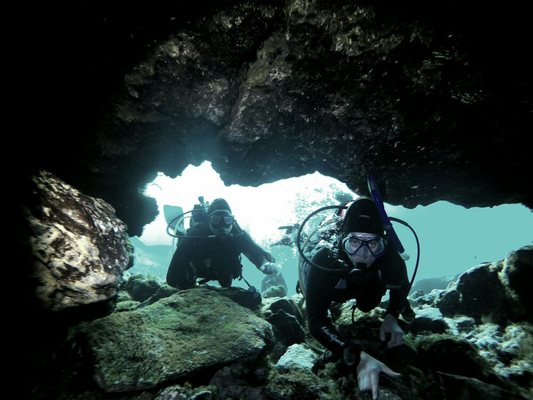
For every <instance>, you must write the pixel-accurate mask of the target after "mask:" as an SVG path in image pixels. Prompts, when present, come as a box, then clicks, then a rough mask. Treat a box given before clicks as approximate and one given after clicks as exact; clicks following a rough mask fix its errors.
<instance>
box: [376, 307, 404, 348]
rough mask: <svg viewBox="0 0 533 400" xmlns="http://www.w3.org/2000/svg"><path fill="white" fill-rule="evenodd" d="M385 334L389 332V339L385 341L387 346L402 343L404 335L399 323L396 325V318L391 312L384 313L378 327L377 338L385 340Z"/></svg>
mask: <svg viewBox="0 0 533 400" xmlns="http://www.w3.org/2000/svg"><path fill="white" fill-rule="evenodd" d="M387 334H390V340H389V342H388V343H387V347H388V348H391V347H396V346H400V345H402V344H403V337H404V335H405V333H404V331H403V330H402V328H400V325H398V320H397V319H396V318H395V317H394V316H393V315H391V314H387V315H385V319H384V320H383V323H382V324H381V328H380V329H379V338H380V339H381V340H382V341H385V340H386V337H387Z"/></svg>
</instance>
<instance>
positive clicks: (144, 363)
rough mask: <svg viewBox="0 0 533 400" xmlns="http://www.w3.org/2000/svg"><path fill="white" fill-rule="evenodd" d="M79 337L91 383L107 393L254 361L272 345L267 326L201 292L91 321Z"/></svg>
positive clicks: (217, 296) (222, 299)
mask: <svg viewBox="0 0 533 400" xmlns="http://www.w3.org/2000/svg"><path fill="white" fill-rule="evenodd" d="M83 335H84V336H85V339H86V342H87V344H88V347H89V352H90V353H91V354H92V356H93V357H94V363H95V365H94V371H95V379H96V381H97V383H98V385H99V386H100V387H101V388H102V389H104V390H105V391H108V392H122V391H130V390H139V389H145V388H151V387H156V386H158V385H159V384H161V383H163V382H167V381H170V380H173V379H176V378H182V377H186V376H188V375H190V374H194V373H197V372H200V371H202V370H205V369H207V368H212V367H216V366H218V365H224V364H227V363H231V362H234V361H238V360H240V359H243V358H248V357H253V356H256V355H257V354H259V353H260V352H261V350H263V348H264V347H265V346H266V344H267V343H269V342H271V341H272V340H273V334H272V327H271V325H270V324H269V323H268V322H266V321H264V320H263V319H260V318H258V317H257V316H256V315H255V314H253V312H251V311H250V310H249V309H247V308H244V307H241V306H239V305H238V304H237V303H235V302H233V301H232V300H230V299H228V298H226V297H224V296H222V295H220V294H218V293H217V292H216V291H212V290H207V289H204V288H196V289H191V290H185V291H181V292H178V293H176V294H174V295H172V296H170V297H167V298H165V299H162V300H160V301H158V302H157V303H154V304H152V305H150V306H147V307H145V308H141V309H137V310H134V311H126V312H120V313H114V314H112V315H109V316H107V317H105V318H101V319H98V320H95V321H93V322H91V323H89V324H87V325H86V326H85V328H84V329H83Z"/></svg>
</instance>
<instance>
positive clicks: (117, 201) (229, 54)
mask: <svg viewBox="0 0 533 400" xmlns="http://www.w3.org/2000/svg"><path fill="white" fill-rule="evenodd" d="M45 7H46V8H45ZM45 7H44V6H35V7H34V9H32V10H31V11H32V12H31V13H29V15H28V18H26V20H25V23H26V24H27V26H28V29H27V32H29V34H30V36H31V37H32V39H33V41H34V45H33V46H32V50H33V52H32V61H33V63H31V64H29V65H31V66H33V68H34V70H33V73H32V74H27V75H26V82H27V83H28V84H29V88H30V89H31V90H32V92H31V93H32V95H31V96H27V97H28V98H29V99H30V102H29V103H28V110H29V112H30V113H31V114H32V118H31V120H28V121H24V125H23V127H24V128H25V131H26V132H27V135H17V137H16V138H15V141H16V143H15V145H16V146H18V147H17V148H18V149H21V154H24V156H25V157H24V162H23V163H22V171H23V172H27V173H29V174H30V175H31V174H32V173H33V172H34V171H35V170H36V169H39V168H44V169H48V170H50V171H51V172H53V173H55V174H56V175H57V176H59V177H60V178H62V179H64V180H65V181H67V182H68V183H70V184H72V185H73V186H75V187H76V188H78V189H79V190H81V191H82V192H84V193H86V194H88V195H91V196H96V197H102V198H103V199H104V200H106V201H108V202H110V203H111V204H113V206H114V207H115V208H116V210H117V215H118V217H119V218H121V219H122V220H124V221H125V222H126V223H127V224H128V227H129V231H130V234H132V235H133V234H139V233H140V232H141V229H142V226H143V225H144V224H145V223H147V222H149V221H150V220H151V218H153V216H154V214H155V212H156V208H155V204H154V202H153V199H147V198H144V197H143V196H142V195H141V194H140V192H139V188H141V187H142V186H143V185H144V184H145V183H147V182H149V181H151V180H152V179H153V178H154V177H155V175H156V173H157V172H158V171H163V172H165V173H167V174H168V175H171V176H175V175H177V174H179V173H180V172H181V171H182V170H183V169H184V168H185V167H186V166H187V165H188V164H190V163H193V164H198V163H200V162H201V161H203V160H205V159H209V160H211V161H212V162H213V165H214V167H215V169H217V171H218V172H220V173H221V176H222V178H223V179H224V180H225V181H226V182H227V183H228V184H231V183H239V184H244V185H259V184H261V183H265V182H271V181H275V180H278V179H281V178H286V177H289V176H297V175H301V174H305V173H308V172H313V171H315V170H318V171H320V172H322V173H324V174H327V175H331V176H334V177H336V178H338V179H340V180H342V181H344V182H346V183H347V184H348V185H349V186H350V187H351V188H352V189H353V190H355V191H356V192H358V193H365V191H366V190H365V187H366V176H367V174H368V173H374V174H375V175H376V176H377V177H378V179H379V180H380V183H381V184H382V186H383V187H382V190H383V194H384V198H385V200H386V201H387V202H389V203H392V204H402V205H404V206H407V207H414V206H416V205H418V204H429V203H431V202H434V201H437V200H448V201H451V202H454V203H457V204H462V205H464V206H467V207H471V206H491V205H497V204H502V203H523V204H525V205H527V206H529V207H531V206H532V205H533V201H532V192H531V185H525V184H524V181H523V178H522V176H524V175H525V176H528V175H529V174H530V172H531V167H530V163H529V162H528V160H529V158H530V157H529V154H530V151H529V147H528V146H527V145H526V140H527V139H528V138H529V136H530V135H531V128H532V127H533V124H532V121H531V119H532V115H533V114H532V113H531V110H532V99H531V94H530V93H531V89H532V82H531V76H530V71H531V70H533V69H532V68H531V67H532V65H531V61H529V60H528V55H527V51H526V49H527V48H529V39H530V38H531V29H532V28H530V24H528V23H527V21H526V19H527V15H528V13H526V12H525V8H524V7H525V5H522V4H521V3H518V2H517V3H516V4H514V3H509V4H507V3H506V4H505V8H503V7H502V5H494V6H488V5H486V4H485V5H484V6H483V7H481V8H480V7H475V6H473V5H464V4H462V3H460V2H439V3H432V4H426V3H425V2H403V1H400V2H397V1H396V2H392V1H377V2H370V1H368V2H365V1H363V2H357V3H354V2H352V1H327V2H326V1H296V0H294V1H285V2H282V1H259V2H258V1H255V2H251V1H199V2H193V3H190V4H189V2H184V1H177V2H172V3H171V4H168V3H167V2H162V1H156V2H135V3H128V2H123V1H119V2H113V4H108V3H107V2H103V1H96V2H81V3H76V4H61V3H59V4H56V5H46V6H45ZM39 8H41V9H39ZM496 28H497V29H496ZM35 72H37V73H35ZM28 136H29V137H31V140H29V138H28ZM65 146H66V149H65Z"/></svg>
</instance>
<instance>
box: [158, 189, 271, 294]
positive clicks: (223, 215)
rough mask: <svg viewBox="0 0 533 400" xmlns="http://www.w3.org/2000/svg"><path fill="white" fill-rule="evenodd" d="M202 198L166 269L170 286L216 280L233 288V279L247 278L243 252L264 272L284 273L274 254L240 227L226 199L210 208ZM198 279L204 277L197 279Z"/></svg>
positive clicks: (211, 205)
mask: <svg viewBox="0 0 533 400" xmlns="http://www.w3.org/2000/svg"><path fill="white" fill-rule="evenodd" d="M202 200H203V198H200V202H201V206H202V207H197V206H195V208H194V209H193V210H192V211H191V212H192V218H191V224H190V228H189V229H188V230H187V232H186V234H184V235H179V241H178V244H177V247H176V251H175V252H174V255H173V257H172V260H171V262H170V265H169V268H168V271H167V283H168V284H169V285H170V286H173V287H176V288H178V289H188V288H192V287H195V286H196V285H197V284H198V283H200V284H201V283H206V282H208V281H211V280H216V281H218V283H219V284H220V286H222V287H226V288H227V287H230V286H231V284H232V282H233V280H234V279H237V278H238V279H244V278H243V277H242V264H241V254H244V255H245V256H246V257H247V258H248V259H249V260H250V261H251V262H252V263H253V264H254V265H255V266H256V267H257V268H258V269H259V270H260V271H262V272H263V273H264V274H266V275H281V272H280V267H279V266H278V265H277V264H275V259H274V257H272V255H271V254H270V253H268V252H267V251H265V250H263V249H262V248H261V247H260V246H259V245H257V244H256V243H255V242H254V241H253V240H252V238H251V237H250V235H249V234H248V233H247V232H245V231H244V230H242V229H241V228H240V227H239V225H238V224H237V221H235V218H234V216H233V215H232V212H231V208H230V206H229V204H228V202H227V201H226V200H224V199H222V198H218V199H215V200H213V201H212V202H211V204H209V206H208V207H207V209H205V208H203V205H204V203H203V201H202ZM167 232H168V229H167ZM198 278H203V279H201V280H200V281H199V282H197V279H198ZM245 282H246V283H247V284H248V282H247V281H246V280H245ZM248 286H249V287H250V289H253V290H255V288H253V287H252V286H250V285H249V284H248Z"/></svg>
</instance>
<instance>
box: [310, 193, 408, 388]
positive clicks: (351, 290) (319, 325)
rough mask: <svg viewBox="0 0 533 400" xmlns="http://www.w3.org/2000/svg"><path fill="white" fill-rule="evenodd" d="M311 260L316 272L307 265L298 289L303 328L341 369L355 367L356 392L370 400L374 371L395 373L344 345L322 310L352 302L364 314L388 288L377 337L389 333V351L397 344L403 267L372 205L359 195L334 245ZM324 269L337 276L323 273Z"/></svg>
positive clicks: (404, 308) (403, 305)
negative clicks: (342, 363) (340, 362)
mask: <svg viewBox="0 0 533 400" xmlns="http://www.w3.org/2000/svg"><path fill="white" fill-rule="evenodd" d="M311 261H312V262H313V264H315V265H318V266H320V267H321V268H317V267H314V266H311V267H309V269H308V274H307V277H306V282H305V285H304V287H305V290H304V292H305V293H304V295H305V299H306V304H307V317H308V322H309V330H310V332H311V334H312V335H313V336H314V337H315V338H316V339H317V340H318V341H319V342H320V343H321V344H322V345H323V346H325V347H326V348H328V349H329V350H330V351H331V352H332V353H333V354H334V355H336V356H338V357H342V358H343V360H344V361H345V363H346V364H347V365H349V366H354V367H357V378H358V383H359V388H360V389H361V390H371V391H372V396H373V398H374V399H376V398H377V394H378V380H379V374H380V372H383V373H385V374H387V375H389V376H391V377H397V376H399V374H398V373H396V372H394V371H392V370H391V369H390V368H389V367H387V366H386V365H385V364H384V363H382V362H380V361H378V360H377V359H375V358H374V357H372V356H370V355H369V354H368V353H366V352H365V351H364V349H362V348H361V346H359V345H357V344H353V343H348V341H346V340H345V339H344V338H342V337H341V336H340V335H339V333H338V332H337V330H336V329H335V327H334V326H333V325H332V323H331V320H330V319H329V318H328V308H329V306H330V304H331V302H333V301H335V302H344V301H346V300H349V299H355V300H356V303H357V308H359V309H360V310H361V311H364V312H366V311H370V310H372V309H373V308H375V307H376V306H378V304H379V303H380V302H381V298H382V296H383V295H384V294H385V293H386V291H387V290H389V291H390V292H389V294H390V301H389V305H388V307H387V311H386V316H385V319H384V321H383V323H382V325H381V329H380V338H381V340H383V341H384V340H385V338H386V336H387V335H390V340H389V341H388V343H387V346H388V347H389V348H391V347H395V346H399V345H401V344H403V336H404V332H403V330H402V329H401V328H400V326H399V325H398V321H397V319H398V316H399V314H400V313H404V314H405V315H407V314H410V313H412V310H411V308H410V306H409V304H408V301H407V299H406V297H407V294H408V291H409V280H408V277H407V269H406V265H405V262H404V261H403V259H402V258H401V257H400V255H399V254H398V253H397V252H396V251H395V249H394V247H393V246H390V245H389V244H388V243H387V241H386V240H385V232H384V229H383V226H382V223H381V219H380V216H379V214H378V211H377V208H376V205H375V204H374V202H373V201H372V200H371V199H369V198H365V197H362V198H359V199H357V200H356V201H355V202H354V203H353V204H352V205H351V206H350V207H349V208H348V210H347V212H346V216H345V218H344V221H343V225H342V238H341V240H340V243H338V245H336V246H334V247H323V248H321V249H319V250H318V251H317V252H316V253H315V254H314V256H313V257H312V260H311ZM308 265H309V264H308ZM328 269H334V270H336V271H337V273H333V272H328ZM338 271H344V272H342V273H339V272H338Z"/></svg>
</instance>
